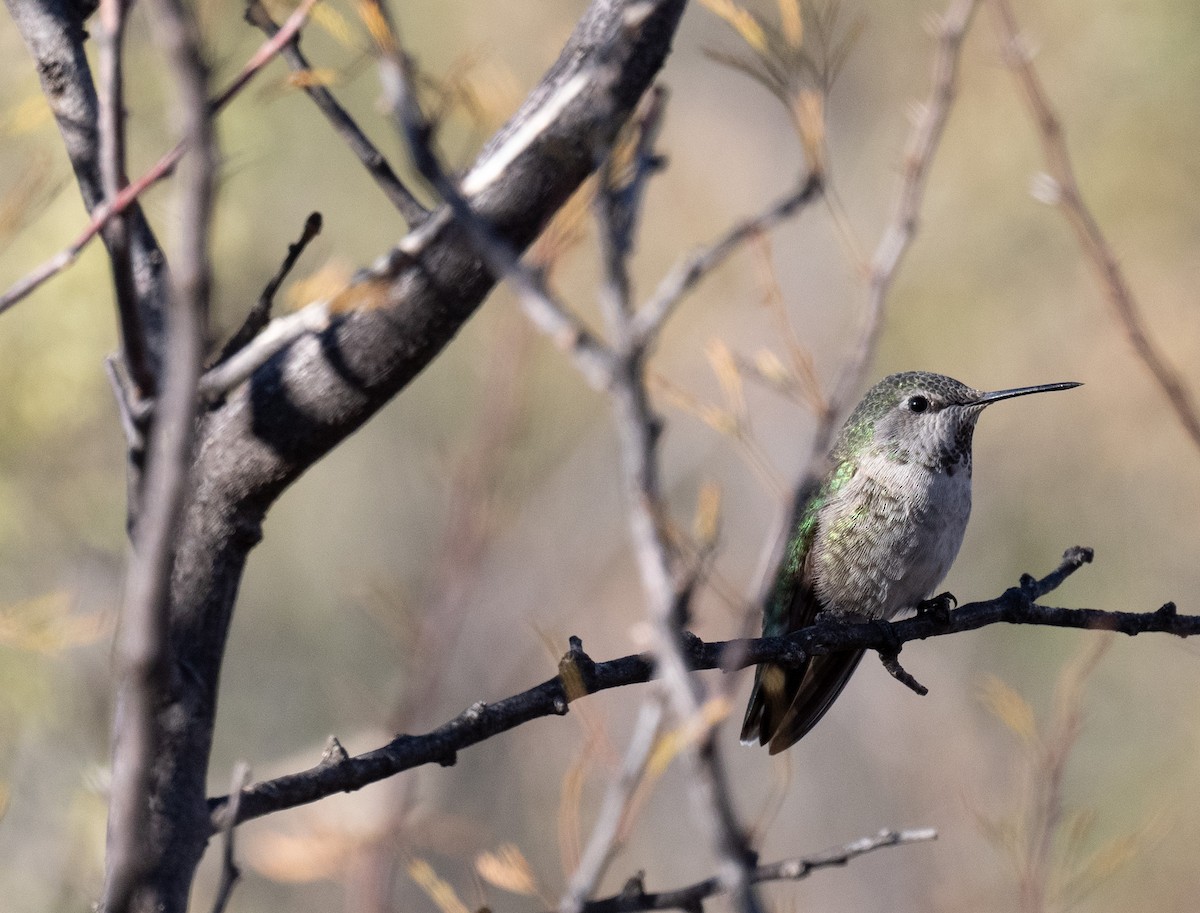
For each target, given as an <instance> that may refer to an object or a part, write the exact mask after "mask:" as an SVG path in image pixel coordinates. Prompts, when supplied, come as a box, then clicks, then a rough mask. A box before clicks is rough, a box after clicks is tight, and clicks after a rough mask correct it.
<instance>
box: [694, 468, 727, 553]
mask: <svg viewBox="0 0 1200 913" xmlns="http://www.w3.org/2000/svg"><path fill="white" fill-rule="evenodd" d="M720 526H721V486H719V485H717V484H716V483H715V482H705V483H704V485H702V486H701V487H700V495H699V497H698V498H697V499H696V516H695V517H693V518H692V536H693V538H695V540H696V542H697V544H698V545H699V546H700V548H702V549H703V548H708V547H709V546H711V545H712V544H713V542H715V541H716V538H717V531H718V530H719V529H720Z"/></svg>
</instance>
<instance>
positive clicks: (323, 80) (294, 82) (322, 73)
mask: <svg viewBox="0 0 1200 913" xmlns="http://www.w3.org/2000/svg"><path fill="white" fill-rule="evenodd" d="M337 78H338V76H337V71H336V70H331V69H329V68H328V67H321V68H319V69H315V70H297V71H295V72H294V73H289V74H288V78H287V81H288V85H289V86H293V87H295V88H297V89H309V88H313V87H314V86H332V85H333V84H334V83H336V82H337Z"/></svg>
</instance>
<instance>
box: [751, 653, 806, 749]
mask: <svg viewBox="0 0 1200 913" xmlns="http://www.w3.org/2000/svg"><path fill="white" fill-rule="evenodd" d="M803 681H804V667H803V666H801V667H800V668H797V669H788V668H786V667H784V666H779V665H776V664H775V663H762V664H761V665H759V667H758V669H757V670H756V671H755V673H754V690H753V691H752V692H750V703H749V704H748V705H747V707H746V718H745V719H744V720H743V721H742V742H743V743H744V744H746V745H753V744H754V743H755V742H757V743H758V744H759V745H766V744H767V742H769V741H771V736H773V735H774V734H775V731H776V730H777V729H778V728H779V725H780V724H781V723H782V722H783V719H784V717H785V716H786V715H787V712H788V708H789V707H791V705H792V698H793V697H794V696H795V694H796V692H797V691H798V690H799V689H800V685H801V683H802V682H803Z"/></svg>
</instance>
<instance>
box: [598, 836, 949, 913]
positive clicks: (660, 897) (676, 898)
mask: <svg viewBox="0 0 1200 913" xmlns="http://www.w3.org/2000/svg"><path fill="white" fill-rule="evenodd" d="M936 839H937V831H935V830H934V829H933V828H920V829H915V830H904V831H891V830H888V831H880V832H879V833H878V834H876V835H875V836H874V837H861V838H859V839H858V840H853V841H851V842H850V843H846V844H843V845H842V846H835V847H833V848H832V849H828V850H826V851H825V852H823V853H817V854H816V855H814V856H802V857H800V858H798V859H786V860H784V861H782V862H775V863H772V864H770V865H761V866H758V867H757V868H755V869H754V870H753V871H752V872H751V873H750V880H751V882H752V883H753V884H760V883H762V882H764V881H799V880H801V879H803V878H807V877H808V876H809V875H811V874H812V873H813V872H816V871H818V870H820V869H827V868H833V867H837V866H844V865H846V864H847V863H848V862H850V861H851V860H852V859H856V858H857V857H859V856H862V855H864V854H866V853H870V852H873V851H874V850H879V849H883V848H884V847H890V846H904V845H906V844H910V843H924V842H926V841H929V840H936ZM724 893H726V891H725V888H724V886H723V885H722V884H721V882H720V880H719V879H717V878H708V879H705V880H704V881H699V882H696V883H695V884H692V885H688V886H687V887H686V888H676V889H675V890H673V891H662V892H655V893H647V892H646V890H645V886H644V885H643V884H642V879H641V877H637V878H634V879H631V880H630V882H629V883H628V884H626V886H625V889H624V890H622V891H621V892H620V893H619V894H614V895H612V896H611V897H604V898H600V899H597V900H593V901H591V902H590V903H587V904H585V905H584V906H583V908H582V911H581V913H638V911H641V910H684V911H690V913H697V911H700V910H702V909H703V902H704V901H705V900H707V899H708V898H710V897H716V896H719V895H721V894H724Z"/></svg>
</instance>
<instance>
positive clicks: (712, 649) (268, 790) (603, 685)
mask: <svg viewBox="0 0 1200 913" xmlns="http://www.w3.org/2000/svg"><path fill="white" fill-rule="evenodd" d="M1091 558H1092V552H1091V550H1090V549H1085V548H1078V547H1077V548H1072V549H1069V550H1068V551H1067V552H1066V554H1065V555H1064V556H1063V561H1062V564H1060V566H1059V567H1058V568H1057V569H1055V570H1054V571H1052V572H1051V573H1050V574H1047V575H1046V576H1045V577H1043V578H1041V579H1040V580H1035V579H1034V578H1032V577H1029V576H1025V577H1022V579H1021V583H1020V585H1019V586H1015V587H1012V588H1011V589H1009V590H1007V591H1006V592H1005V593H1003V594H1002V595H1000V596H998V597H997V598H995V599H990V600H987V601H984V602H972V603H967V604H965V605H962V606H960V607H959V608H957V609H955V610H954V611H952V612H950V613H948V614H947V615H944V616H939V615H938V614H937V613H926V614H923V615H917V616H914V617H912V618H907V619H904V620H903V621H894V622H864V623H861V624H845V623H843V622H841V621H838V620H836V619H833V620H822V621H819V622H818V623H816V624H814V625H811V626H810V627H807V628H804V629H802V630H800V631H797V632H795V633H794V634H790V635H788V636H786V637H761V638H755V639H749V640H729V641H718V642H713V643H705V642H704V641H701V640H700V639H699V638H697V637H694V636H692V635H690V634H685V635H684V637H683V641H682V643H683V650H684V656H685V658H686V659H687V662H688V665H689V667H690V668H691V669H694V670H704V669H722V670H724V671H727V672H729V671H733V670H735V669H740V668H745V667H747V666H753V665H757V664H758V663H761V662H766V661H768V660H770V661H772V662H777V663H782V664H785V665H793V666H794V665H798V664H799V663H801V662H803V661H804V660H805V658H806V657H809V656H815V655H818V654H821V653H829V652H833V651H838V650H854V649H866V650H875V651H877V652H888V651H895V650H896V647H897V645H900V644H905V643H908V642H909V641H912V640H925V639H927V638H930V637H940V636H944V635H947V634H958V633H962V632H965V631H975V630H977V629H979V628H984V627H987V626H988V625H994V624H1002V623H1003V624H1018V625H1041V626H1046V627H1057V628H1079V629H1087V630H1098V631H1116V632H1118V633H1121V634H1128V635H1131V636H1133V635H1137V634H1145V633H1151V632H1157V633H1166V634H1175V635H1177V636H1180V637H1190V636H1194V635H1197V634H1200V615H1180V614H1178V613H1177V612H1176V610H1175V606H1174V605H1173V604H1172V603H1167V604H1166V605H1164V606H1163V607H1162V608H1160V609H1158V610H1157V611H1155V612H1106V611H1102V610H1100V609H1065V608H1055V607H1051V606H1044V605H1040V604H1038V602H1037V600H1038V599H1040V598H1041V597H1042V596H1044V595H1046V594H1047V593H1049V592H1051V591H1052V590H1054V589H1055V588H1057V587H1058V586H1059V585H1060V584H1062V582H1063V581H1064V580H1065V579H1066V578H1067V577H1068V576H1070V575H1071V574H1072V573H1074V572H1075V571H1076V570H1078V569H1079V568H1080V567H1081V566H1082V565H1084V564H1086V563H1088V562H1089V561H1091ZM568 658H569V659H570V661H571V669H572V672H571V675H570V679H571V682H572V684H571V685H569V686H568V685H567V684H564V679H563V677H562V676H561V675H556V676H555V677H554V678H551V679H548V680H547V681H545V682H542V683H541V684H540V685H537V686H535V687H533V688H530V689H529V690H527V691H523V692H521V693H520V694H517V695H513V696H512V697H508V698H505V699H503V700H500V701H497V702H496V703H494V704H485V703H482V702H480V703H477V704H474V705H473V706H471V707H470V708H468V709H467V710H465V711H464V712H463V713H461V714H459V715H458V716H457V717H455V718H454V719H453V720H451V721H450V722H448V723H446V724H444V725H442V726H440V727H438V728H437V729H435V730H433V731H432V732H429V733H427V734H425V735H422V736H413V735H400V736H397V737H396V738H395V739H393V740H392V741H391V742H389V743H388V744H387V745H384V746H382V747H381V748H377V749H375V750H373V751H368V752H366V753H364V754H361V755H356V756H354V757H348V758H342V759H340V760H336V761H334V762H333V763H326V762H322V763H321V764H319V765H318V766H316V767H314V768H311V769H309V770H306V771H302V772H300V773H295V774H289V775H286V776H283V777H279V778H277V779H274V780H268V781H266V782H263V783H258V784H254V785H252V786H250V787H248V788H247V790H246V792H245V795H244V796H243V798H242V807H241V814H240V820H242V821H248V820H251V819H253V818H260V817H262V816H263V815H268V814H271V813H272V812H276V811H280V810H282V809H286V808H294V807H295V806H297V805H304V804H306V803H309V802H315V801H316V800H318V799H322V798H324V797H325V796H330V795H334V794H335V793H339V792H352V791H354V790H356V789H361V788H362V787H364V786H367V785H368V784H370V783H375V782H377V781H379V780H382V779H384V778H386V777H390V776H393V775H395V774H398V773H400V772H402V771H405V770H409V769H411V768H413V767H419V766H421V765H424V764H431V763H437V764H443V765H449V764H453V763H454V761H455V759H456V756H457V753H458V752H459V751H460V750H462V749H464V748H467V747H470V746H471V745H476V744H478V743H480V742H483V741H485V740H487V739H489V738H492V737H493V736H495V735H498V734H499V733H501V732H507V731H508V730H510V729H514V728H516V727H517V726H520V725H522V724H523V723H527V722H529V721H530V720H535V719H539V718H541V717H546V716H562V715H564V714H565V713H567V711H568V709H569V705H570V703H571V701H573V700H577V699H578V698H579V697H582V696H583V695H586V694H591V693H595V692H598V691H607V690H608V689H610V688H620V687H623V686H626V685H634V684H639V683H642V682H646V681H649V680H650V678H651V676H652V675H653V672H654V666H653V660H652V658H651V656H650V655H649V654H635V655H630V656H623V657H621V658H619V659H613V660H609V661H607V662H600V663H597V662H593V661H592V660H591V659H590V658H588V657H587V655H586V654H584V653H583V652H582V650H579V651H578V652H575V653H572V654H568ZM228 802H229V799H228V797H226V796H221V797H218V798H215V799H210V800H209V811H210V813H211V821H210V823H209V829H210V832H214V833H215V832H216V831H218V830H220V829H221V828H222V827H223V826H224V825H225V822H226V820H227V809H228Z"/></svg>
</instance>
